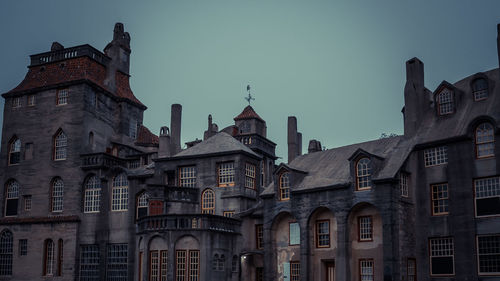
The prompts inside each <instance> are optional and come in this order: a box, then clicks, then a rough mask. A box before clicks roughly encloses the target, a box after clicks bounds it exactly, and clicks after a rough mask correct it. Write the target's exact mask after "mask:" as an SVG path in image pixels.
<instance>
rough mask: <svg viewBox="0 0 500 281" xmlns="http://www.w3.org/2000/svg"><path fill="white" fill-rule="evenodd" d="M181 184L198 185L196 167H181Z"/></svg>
mask: <svg viewBox="0 0 500 281" xmlns="http://www.w3.org/2000/svg"><path fill="white" fill-rule="evenodd" d="M179 186H181V187H196V167H195V166H186V167H180V168H179Z"/></svg>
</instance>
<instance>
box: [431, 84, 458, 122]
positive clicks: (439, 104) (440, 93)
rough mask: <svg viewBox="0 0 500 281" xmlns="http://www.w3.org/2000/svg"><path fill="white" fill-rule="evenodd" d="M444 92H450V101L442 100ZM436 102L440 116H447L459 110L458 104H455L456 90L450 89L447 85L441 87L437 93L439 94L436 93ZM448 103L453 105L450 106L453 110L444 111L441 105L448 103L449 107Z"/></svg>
mask: <svg viewBox="0 0 500 281" xmlns="http://www.w3.org/2000/svg"><path fill="white" fill-rule="evenodd" d="M444 94H449V95H450V96H449V100H450V101H448V102H442V99H441V95H444ZM443 99H444V98H443ZM436 103H437V110H438V115H439V116H446V115H450V114H453V113H455V112H456V110H457V108H456V104H455V91H453V90H452V89H449V88H447V87H444V88H443V89H441V90H440V91H439V93H437V95H436ZM448 104H449V105H451V107H450V108H451V111H446V112H442V111H441V106H443V105H447V107H448ZM443 107H444V106H443Z"/></svg>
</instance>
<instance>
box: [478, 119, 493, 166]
mask: <svg viewBox="0 0 500 281" xmlns="http://www.w3.org/2000/svg"><path fill="white" fill-rule="evenodd" d="M475 140H476V157H477V158H486V157H492V156H495V134H494V130H493V126H492V125H491V124H490V123H482V124H480V125H479V126H477V127H476V134H475Z"/></svg>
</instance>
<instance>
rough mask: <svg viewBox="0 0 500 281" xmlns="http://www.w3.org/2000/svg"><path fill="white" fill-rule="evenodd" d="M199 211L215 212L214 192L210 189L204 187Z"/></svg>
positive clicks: (204, 212) (203, 212)
mask: <svg viewBox="0 0 500 281" xmlns="http://www.w3.org/2000/svg"><path fill="white" fill-rule="evenodd" d="M201 213H202V214H211V215H213V214H215V193H214V191H213V190H211V189H205V191H203V193H202V194H201Z"/></svg>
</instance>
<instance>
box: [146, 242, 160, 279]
mask: <svg viewBox="0 0 500 281" xmlns="http://www.w3.org/2000/svg"><path fill="white" fill-rule="evenodd" d="M158 255H159V253H158V250H154V251H149V265H150V266H149V280H150V281H158V277H159V276H158V275H159V274H158V273H159V272H158V271H159V268H160V257H159V256H158Z"/></svg>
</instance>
